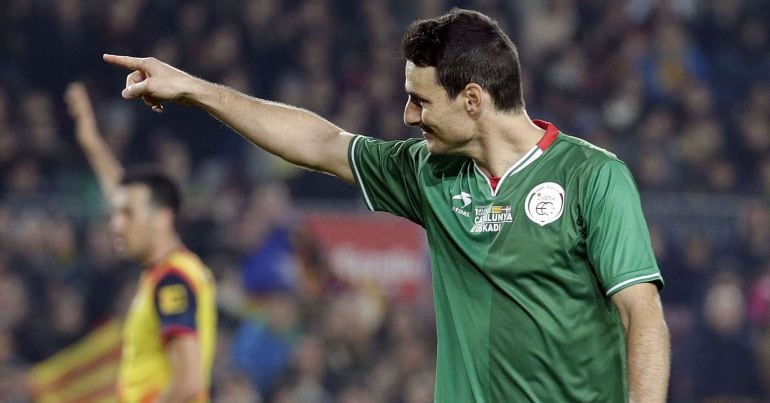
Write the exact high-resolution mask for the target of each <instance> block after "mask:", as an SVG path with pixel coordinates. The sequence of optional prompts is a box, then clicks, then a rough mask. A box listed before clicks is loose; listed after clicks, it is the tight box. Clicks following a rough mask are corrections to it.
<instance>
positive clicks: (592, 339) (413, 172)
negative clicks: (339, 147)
mask: <svg viewBox="0 0 770 403" xmlns="http://www.w3.org/2000/svg"><path fill="white" fill-rule="evenodd" d="M535 123H536V124H538V125H539V126H540V127H542V128H544V129H546V134H545V135H544V137H543V138H542V139H541V140H540V142H539V143H538V144H537V146H535V147H534V148H533V149H532V150H531V151H530V152H529V153H527V154H526V155H525V156H524V157H523V158H522V159H521V160H520V161H519V162H518V163H516V164H515V165H514V166H512V167H511V168H510V169H509V170H508V171H507V172H506V173H505V174H504V175H503V176H502V177H501V178H499V180H498V182H497V184H496V186H495V185H494V180H491V179H490V178H488V177H486V176H485V175H484V174H483V173H482V172H481V171H480V170H479V168H478V167H477V166H476V165H475V163H474V162H473V161H472V160H471V159H469V158H464V157H457V156H435V155H430V153H429V152H428V150H427V148H426V145H425V142H424V140H420V139H410V140H405V141H381V140H376V139H372V138H367V137H362V136H357V137H355V138H354V139H353V140H352V141H351V145H350V154H349V155H350V164H351V168H352V169H353V172H354V176H355V179H356V182H357V184H358V186H359V187H360V189H361V192H362V194H363V197H364V200H365V202H366V204H367V207H368V208H369V209H370V210H379V211H387V212H391V213H393V214H396V215H399V216H402V217H406V218H407V219H409V220H411V221H414V222H415V223H417V224H419V225H421V226H423V227H424V228H425V229H426V231H427V235H428V242H429V246H430V256H431V265H432V271H433V293H434V301H435V306H436V328H437V336H438V354H437V362H436V389H435V401H436V402H506V403H507V402H544V401H548V402H613V403H616V402H624V401H627V394H628V393H627V385H626V365H625V342H624V334H623V328H622V324H621V323H620V319H619V317H618V315H617V311H616V309H615V306H614V304H613V303H612V302H611V300H610V296H612V295H613V294H614V293H616V292H618V291H620V290H622V289H623V288H625V287H628V286H631V285H634V284H637V283H642V282H656V283H658V285H659V286H660V287H662V285H663V280H662V277H661V275H660V272H659V270H658V267H657V263H656V261H655V257H654V254H653V251H652V247H651V243H650V239H649V233H648V230H647V225H646V223H645V220H644V217H643V215H642V210H641V205H640V201H639V194H638V191H637V189H636V185H635V183H634V180H633V178H632V177H631V174H630V172H629V171H628V169H627V167H626V166H625V165H624V164H623V163H622V162H621V161H619V160H618V159H617V158H616V157H615V156H614V155H613V154H611V153H609V152H607V151H604V150H602V149H600V148H597V147H595V146H593V145H591V144H590V143H588V142H586V141H583V140H580V139H577V138H574V137H570V136H568V135H565V134H563V133H559V131H558V130H557V129H556V127H554V126H553V125H551V124H550V123H547V122H542V121H535Z"/></svg>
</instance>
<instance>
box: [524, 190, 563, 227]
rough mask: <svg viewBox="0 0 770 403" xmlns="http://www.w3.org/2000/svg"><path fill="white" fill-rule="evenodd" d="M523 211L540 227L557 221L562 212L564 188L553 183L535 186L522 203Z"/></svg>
mask: <svg viewBox="0 0 770 403" xmlns="http://www.w3.org/2000/svg"><path fill="white" fill-rule="evenodd" d="M524 211H525V212H526V213H527V217H529V219H530V220H532V221H533V222H534V223H536V224H538V225H540V226H544V225H546V224H550V223H552V222H554V221H556V220H558V219H559V217H561V213H562V212H564V188H562V187H561V186H560V185H559V184H558V183H554V182H545V183H541V184H539V185H537V186H535V187H534V188H533V189H532V190H531V191H530V192H529V194H528V195H527V198H526V199H525V201H524Z"/></svg>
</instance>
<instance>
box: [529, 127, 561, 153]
mask: <svg viewBox="0 0 770 403" xmlns="http://www.w3.org/2000/svg"><path fill="white" fill-rule="evenodd" d="M532 123H534V124H535V126H537V127H539V128H541V129H545V135H543V137H542V138H541V139H540V141H538V142H537V148H539V149H541V150H542V151H545V150H546V149H547V148H548V147H550V146H551V144H553V142H554V141H556V136H558V135H559V129H557V128H556V126H554V125H553V123H551V122H546V121H545V120H539V119H533V120H532Z"/></svg>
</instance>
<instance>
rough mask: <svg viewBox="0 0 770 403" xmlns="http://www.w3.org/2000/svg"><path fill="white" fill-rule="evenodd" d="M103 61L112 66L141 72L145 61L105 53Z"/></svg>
mask: <svg viewBox="0 0 770 403" xmlns="http://www.w3.org/2000/svg"><path fill="white" fill-rule="evenodd" d="M102 59H103V60H104V61H105V62H107V63H109V64H112V65H115V66H120V67H125V68H127V69H130V70H139V69H141V68H142V66H143V65H144V59H142V58H139V57H131V56H119V55H111V54H109V53H105V54H104V55H102Z"/></svg>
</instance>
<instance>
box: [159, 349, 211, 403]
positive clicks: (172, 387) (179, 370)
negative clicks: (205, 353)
mask: <svg viewBox="0 0 770 403" xmlns="http://www.w3.org/2000/svg"><path fill="white" fill-rule="evenodd" d="M200 351H201V349H200V343H199V342H198V337H197V336H196V335H195V334H183V335H181V336H178V337H175V338H173V339H171V340H169V341H168V344H166V356H167V357H168V361H169V364H171V381H170V382H169V384H168V386H167V387H166V389H165V390H164V391H163V393H161V395H160V396H159V397H158V400H156V403H172V402H190V401H192V400H194V399H195V398H196V397H198V396H199V395H200V394H201V393H202V391H203V387H204V386H203V368H201V352H200Z"/></svg>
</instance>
